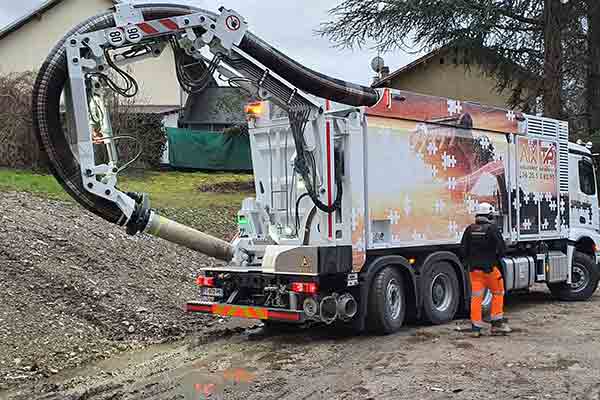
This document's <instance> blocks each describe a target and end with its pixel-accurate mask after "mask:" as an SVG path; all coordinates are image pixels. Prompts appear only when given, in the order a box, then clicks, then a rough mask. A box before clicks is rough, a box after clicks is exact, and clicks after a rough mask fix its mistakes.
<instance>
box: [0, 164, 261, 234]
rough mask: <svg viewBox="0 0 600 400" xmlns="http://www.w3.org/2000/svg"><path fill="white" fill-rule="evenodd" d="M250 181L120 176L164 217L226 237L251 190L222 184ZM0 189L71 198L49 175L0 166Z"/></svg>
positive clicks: (225, 176) (226, 176)
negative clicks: (232, 189) (148, 200)
mask: <svg viewBox="0 0 600 400" xmlns="http://www.w3.org/2000/svg"><path fill="white" fill-rule="evenodd" d="M250 182H252V175H250V174H233V173H206V172H179V171H160V172H158V171H143V172H141V171H134V172H131V173H128V174H125V175H122V176H119V187H120V189H121V190H122V191H133V192H145V193H149V194H150V202H151V206H152V207H153V208H156V209H157V210H158V211H159V212H160V213H161V214H163V215H164V216H166V217H168V218H172V219H174V220H176V221H179V222H181V223H183V224H186V225H189V226H192V227H194V228H196V229H200V230H203V231H205V232H207V233H211V234H216V235H219V236H221V237H227V238H229V237H231V236H232V232H235V226H236V225H235V215H236V213H237V211H238V210H239V208H240V206H241V203H242V200H243V199H244V198H246V197H251V196H253V192H252V191H250V190H244V191H233V192H227V191H225V192H224V191H223V190H222V187H224V186H225V187H229V186H232V187H242V188H245V189H249V188H250V187H251V186H252V185H251V184H250ZM211 187H212V188H214V190H211V189H210V188H211ZM0 191H17V192H28V193H33V194H35V195H40V196H43V197H46V198H50V199H55V200H72V199H71V197H70V196H69V195H68V194H67V193H66V192H65V191H64V190H63V188H62V187H61V186H60V185H59V183H58V182H57V181H56V179H55V178H54V177H53V176H52V175H44V174H36V173H33V172H31V171H21V170H11V169H0Z"/></svg>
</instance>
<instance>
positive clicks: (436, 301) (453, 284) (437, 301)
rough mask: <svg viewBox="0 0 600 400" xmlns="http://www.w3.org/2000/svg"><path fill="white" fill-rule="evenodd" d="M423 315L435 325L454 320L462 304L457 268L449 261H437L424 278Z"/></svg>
mask: <svg viewBox="0 0 600 400" xmlns="http://www.w3.org/2000/svg"><path fill="white" fill-rule="evenodd" d="M422 288H423V293H422V295H423V316H424V318H425V319H426V320H427V321H429V322H431V323H432V324H435V325H441V324H446V323H448V322H450V321H452V320H453V319H454V317H455V315H456V312H457V311H458V306H459V304H460V298H461V293H460V288H459V284H458V277H457V276H456V270H455V269H454V268H453V267H452V265H451V264H450V263H448V262H445V261H442V262H438V263H435V264H434V265H433V266H432V267H431V269H430V270H429V272H427V274H426V275H425V276H424V279H423V286H422Z"/></svg>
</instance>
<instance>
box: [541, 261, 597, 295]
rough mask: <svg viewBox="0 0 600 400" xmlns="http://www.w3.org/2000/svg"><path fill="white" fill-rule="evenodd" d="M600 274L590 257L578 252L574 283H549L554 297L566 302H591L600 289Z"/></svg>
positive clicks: (573, 277)
mask: <svg viewBox="0 0 600 400" xmlns="http://www.w3.org/2000/svg"><path fill="white" fill-rule="evenodd" d="M599 279H600V273H599V272H598V266H597V265H596V264H595V263H594V260H592V258H591V257H590V256H588V255H587V254H584V253H580V252H578V251H576V252H575V254H574V255H573V267H572V279H571V281H572V283H571V284H570V285H569V284H567V283H566V282H560V283H549V284H548V288H549V289H550V292H551V293H552V295H553V296H554V297H556V298H558V299H560V300H564V301H584V300H589V299H590V298H591V297H592V295H593V294H594V292H595V291H596V289H597V288H598V280H599Z"/></svg>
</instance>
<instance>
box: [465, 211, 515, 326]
mask: <svg viewBox="0 0 600 400" xmlns="http://www.w3.org/2000/svg"><path fill="white" fill-rule="evenodd" d="M494 214H495V209H494V206H492V205H491V204H488V203H481V204H479V206H478V207H477V210H476V214H475V223H474V224H472V225H470V226H468V227H467V229H466V230H465V233H464V235H463V238H462V243H461V250H462V254H463V257H464V261H465V265H467V266H468V267H469V271H470V278H471V332H472V335H473V336H474V337H479V336H481V330H482V328H484V327H485V326H486V324H484V323H483V318H482V314H483V312H482V303H483V297H484V293H485V289H486V288H487V289H489V290H490V291H491V292H492V296H493V297H492V315H491V323H492V328H491V333H492V334H508V333H510V332H511V329H510V327H509V326H508V324H507V323H506V322H505V320H504V310H503V309H504V279H503V278H502V274H501V273H500V270H499V268H498V267H499V265H500V259H501V258H502V257H503V255H504V252H505V250H506V247H505V244H504V239H503V238H502V234H501V233H500V230H499V229H498V226H496V224H495V222H494Z"/></svg>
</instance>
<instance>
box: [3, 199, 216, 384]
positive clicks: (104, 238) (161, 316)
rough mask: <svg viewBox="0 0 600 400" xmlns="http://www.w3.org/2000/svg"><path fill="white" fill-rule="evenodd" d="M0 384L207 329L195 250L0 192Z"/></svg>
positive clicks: (70, 208)
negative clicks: (188, 310)
mask: <svg viewBox="0 0 600 400" xmlns="http://www.w3.org/2000/svg"><path fill="white" fill-rule="evenodd" d="M0 243H1V244H2V246H0V282H2V289H1V290H0V390H1V389H2V387H8V386H13V385H17V384H19V383H21V382H23V381H25V380H29V379H32V378H37V377H41V376H48V375H52V374H54V373H56V372H58V371H59V370H62V369H65V368H69V367H73V366H75V365H78V364H81V363H83V362H86V361H89V360H90V359H93V358H102V357H108V356H110V355H112V354H114V353H116V352H119V351H123V350H128V349H131V348H136V347H140V346H143V345H146V344H149V343H156V342H164V341H169V340H173V339H175V338H179V337H181V336H183V335H185V334H186V333H188V332H191V331H195V330H197V329H199V328H200V329H202V327H203V326H204V324H205V323H206V322H208V319H209V317H205V316H198V315H187V314H185V313H184V312H183V309H182V305H183V304H184V303H185V301H186V300H189V299H193V298H195V297H196V296H197V288H196V287H195V285H194V277H195V275H196V273H197V271H198V268H199V267H200V266H203V265H207V264H210V263H213V261H212V260H211V259H209V258H207V257H205V256H203V255H201V254H199V253H195V252H192V251H189V250H187V249H183V248H181V247H178V246H175V245H172V244H170V243H167V242H164V241H161V240H158V239H155V238H152V237H150V236H147V235H138V236H135V237H130V236H127V235H126V234H125V233H124V230H123V229H121V228H119V227H117V226H115V225H111V224H109V223H107V222H105V221H103V220H101V219H99V218H97V217H95V216H92V215H91V214H90V213H88V212H86V211H84V210H83V209H82V208H81V207H79V206H77V205H74V204H71V203H65V202H58V201H50V200H44V199H40V198H37V197H34V196H31V195H28V194H22V193H0Z"/></svg>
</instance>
